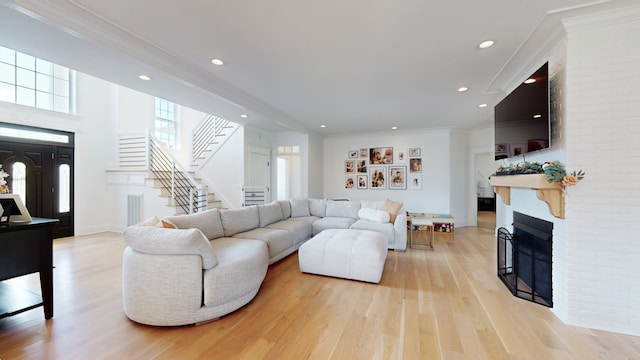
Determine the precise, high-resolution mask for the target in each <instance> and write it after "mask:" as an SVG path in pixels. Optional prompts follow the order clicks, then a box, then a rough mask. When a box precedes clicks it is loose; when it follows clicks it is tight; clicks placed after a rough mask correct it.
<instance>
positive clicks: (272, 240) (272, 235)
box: [233, 228, 293, 263]
mask: <svg viewBox="0 0 640 360" xmlns="http://www.w3.org/2000/svg"><path fill="white" fill-rule="evenodd" d="M233 238H234V239H254V240H262V241H264V242H265V243H266V244H267V246H268V248H269V263H273V262H275V261H276V260H275V259H276V258H277V255H278V254H280V253H281V252H283V251H284V250H286V249H289V248H290V247H292V246H293V233H292V232H290V231H288V230H284V229H276V228H256V229H253V230H250V231H245V232H241V233H238V234H236V235H234V236H233ZM272 260H273V261H272Z"/></svg>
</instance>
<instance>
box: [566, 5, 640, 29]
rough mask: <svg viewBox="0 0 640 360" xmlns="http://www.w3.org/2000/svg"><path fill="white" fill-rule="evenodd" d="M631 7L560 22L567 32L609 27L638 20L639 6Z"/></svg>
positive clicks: (639, 15) (639, 16) (639, 14)
mask: <svg viewBox="0 0 640 360" xmlns="http://www.w3.org/2000/svg"><path fill="white" fill-rule="evenodd" d="M635 4H636V5H631V6H628V7H624V8H618V9H613V10H609V11H603V12H599V13H595V14H588V15H582V16H576V17H572V18H566V19H563V20H562V24H563V25H564V27H565V29H567V32H568V33H570V32H575V31H583V30H589V29H593V28H598V27H602V26H610V25H615V24H620V23H626V22H630V21H639V20H640V5H637V2H635Z"/></svg>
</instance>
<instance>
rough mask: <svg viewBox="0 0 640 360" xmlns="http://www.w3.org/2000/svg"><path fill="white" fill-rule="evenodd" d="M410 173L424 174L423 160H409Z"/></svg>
mask: <svg viewBox="0 0 640 360" xmlns="http://www.w3.org/2000/svg"><path fill="white" fill-rule="evenodd" d="M409 172H412V173H421V172H422V158H414V159H409Z"/></svg>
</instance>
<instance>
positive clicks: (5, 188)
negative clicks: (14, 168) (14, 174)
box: [0, 164, 11, 194]
mask: <svg viewBox="0 0 640 360" xmlns="http://www.w3.org/2000/svg"><path fill="white" fill-rule="evenodd" d="M8 177H9V174H8V173H7V172H6V171H4V170H2V164H0V194H8V193H10V192H11V191H10V190H9V185H7V180H6V179H7V178H8Z"/></svg>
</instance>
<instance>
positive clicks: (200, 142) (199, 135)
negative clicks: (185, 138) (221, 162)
mask: <svg viewBox="0 0 640 360" xmlns="http://www.w3.org/2000/svg"><path fill="white" fill-rule="evenodd" d="M237 128H238V126H237V125H235V124H234V123H232V122H231V121H229V120H227V119H224V118H221V117H218V116H214V115H207V116H206V117H205V118H204V119H203V120H202V121H201V122H200V124H198V126H197V127H196V128H195V129H194V130H193V132H192V135H191V141H192V154H191V161H192V163H193V164H196V163H197V162H198V160H201V159H205V155H204V154H205V152H207V151H209V150H210V149H211V146H213V145H222V143H224V142H225V141H226V139H228V138H229V137H230V135H231V134H233V132H235V131H236V130H237ZM229 129H231V133H229V132H228V131H229ZM222 137H226V139H225V140H224V141H219V140H220V138H222ZM214 153H215V152H214ZM211 155H213V154H211ZM211 155H209V157H207V159H208V158H210V157H211Z"/></svg>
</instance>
